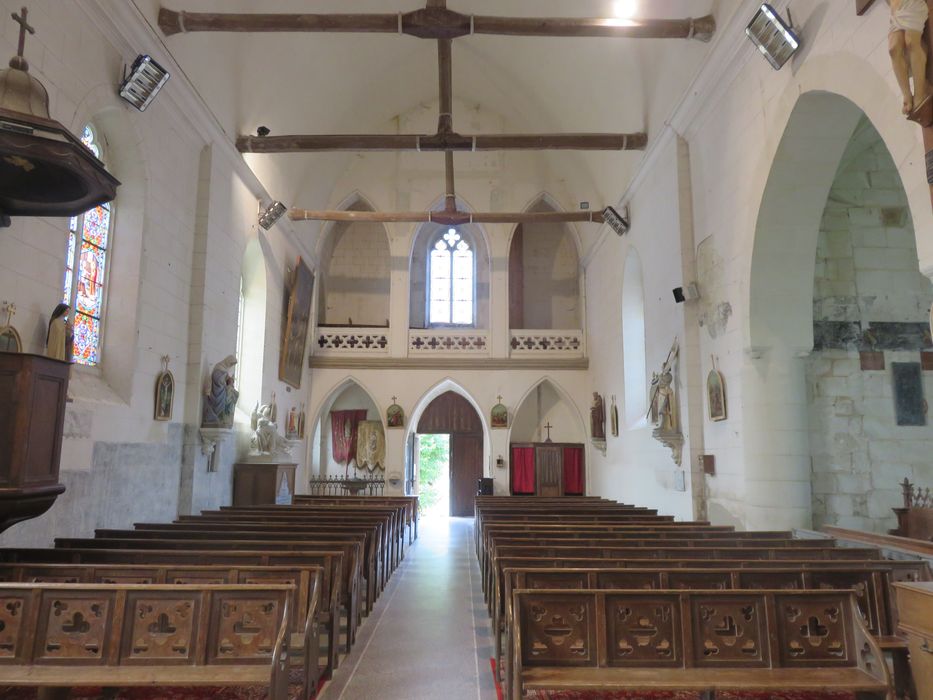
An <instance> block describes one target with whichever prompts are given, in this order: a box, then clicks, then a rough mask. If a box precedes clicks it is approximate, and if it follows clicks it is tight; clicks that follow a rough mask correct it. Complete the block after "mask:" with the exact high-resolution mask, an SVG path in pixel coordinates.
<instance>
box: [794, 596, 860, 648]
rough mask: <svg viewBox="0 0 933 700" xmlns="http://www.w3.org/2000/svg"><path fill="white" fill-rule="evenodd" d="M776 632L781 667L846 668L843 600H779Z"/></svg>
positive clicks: (811, 598) (842, 597)
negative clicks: (777, 634)
mask: <svg viewBox="0 0 933 700" xmlns="http://www.w3.org/2000/svg"><path fill="white" fill-rule="evenodd" d="M776 603H777V611H778V632H779V635H780V646H781V656H782V657H783V661H782V665H785V666H812V665H814V664H818V665H820V666H836V665H838V666H848V665H850V663H851V662H850V661H849V658H848V656H847V649H849V648H851V646H852V645H847V644H846V639H847V636H848V634H849V630H847V629H846V616H845V612H844V606H846V605H848V604H849V601H848V600H847V598H846V597H844V596H841V595H837V596H826V597H825V598H824V597H822V596H819V597H809V598H807V599H800V598H784V597H778V598H777V600H776Z"/></svg>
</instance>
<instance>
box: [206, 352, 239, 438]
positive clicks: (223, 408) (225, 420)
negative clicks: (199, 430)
mask: <svg viewBox="0 0 933 700" xmlns="http://www.w3.org/2000/svg"><path fill="white" fill-rule="evenodd" d="M234 366H236V356H234V355H228V356H227V357H226V358H224V359H223V360H221V361H220V362H218V363H217V364H216V365H214V369H213V370H212V371H211V376H210V379H209V380H208V381H207V382H205V386H204V411H203V414H202V417H201V426H202V427H211V428H232V427H233V412H234V410H235V409H236V402H237V399H238V398H239V396H240V392H239V391H237V390H236V387H235V386H234V385H233V368H234Z"/></svg>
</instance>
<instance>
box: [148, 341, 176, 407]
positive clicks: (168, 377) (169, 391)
mask: <svg viewBox="0 0 933 700" xmlns="http://www.w3.org/2000/svg"><path fill="white" fill-rule="evenodd" d="M174 403H175V376H174V375H173V374H172V373H171V371H169V368H168V356H166V357H163V358H162V371H161V372H159V376H158V377H156V389H155V415H154V416H153V417H154V418H155V419H156V420H161V421H169V420H172V406H173V405H174Z"/></svg>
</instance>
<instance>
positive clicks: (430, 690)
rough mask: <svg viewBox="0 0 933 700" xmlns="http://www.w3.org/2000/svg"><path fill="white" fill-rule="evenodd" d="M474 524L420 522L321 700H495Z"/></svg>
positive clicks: (467, 521)
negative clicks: (397, 565) (435, 699)
mask: <svg viewBox="0 0 933 700" xmlns="http://www.w3.org/2000/svg"><path fill="white" fill-rule="evenodd" d="M492 655H493V646H492V636H491V630H490V623H489V616H488V615H487V614H486V607H485V604H484V603H483V592H482V585H481V581H480V576H479V568H478V566H477V562H476V555H475V553H474V549H473V520H472V519H471V518H450V519H449V520H447V519H439V520H422V521H421V523H420V524H419V531H418V540H417V541H416V542H415V544H414V546H413V547H412V548H411V549H409V550H408V552H407V553H406V555H405V560H404V562H403V563H402V565H401V566H400V567H399V569H398V570H397V571H396V572H395V574H394V575H393V576H392V580H391V581H390V583H389V585H388V586H387V587H386V590H385V591H384V592H383V594H382V597H381V598H380V599H379V602H378V603H377V604H376V608H375V610H374V611H373V613H372V614H371V615H370V616H369V617H368V618H366V620H365V621H364V622H363V625H362V626H361V627H360V630H359V633H358V636H357V643H356V645H355V646H354V648H353V651H352V652H351V653H350V655H349V656H347V657H346V658H345V659H343V660H342V661H341V664H340V668H339V669H338V670H337V672H336V673H335V674H334V678H333V680H332V681H331V682H330V683H329V684H328V685H327V687H326V688H325V690H324V692H323V694H322V696H321V697H322V700H364V699H365V700H370V699H372V698H379V700H421V699H422V698H425V699H434V698H437V699H438V700H495V698H496V691H495V686H494V685H493V681H492V671H491V670H490V666H489V659H490V658H491V657H492Z"/></svg>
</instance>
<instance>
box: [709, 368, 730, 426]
mask: <svg viewBox="0 0 933 700" xmlns="http://www.w3.org/2000/svg"><path fill="white" fill-rule="evenodd" d="M706 398H707V406H708V407H709V419H710V420H711V421H713V422H714V423H718V422H719V421H724V420H726V416H727V414H726V383H725V379H724V378H723V376H722V374H721V373H720V372H719V370H717V369H716V367H715V366H713V369H711V370H710V372H709V375H708V376H707V377H706Z"/></svg>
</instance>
